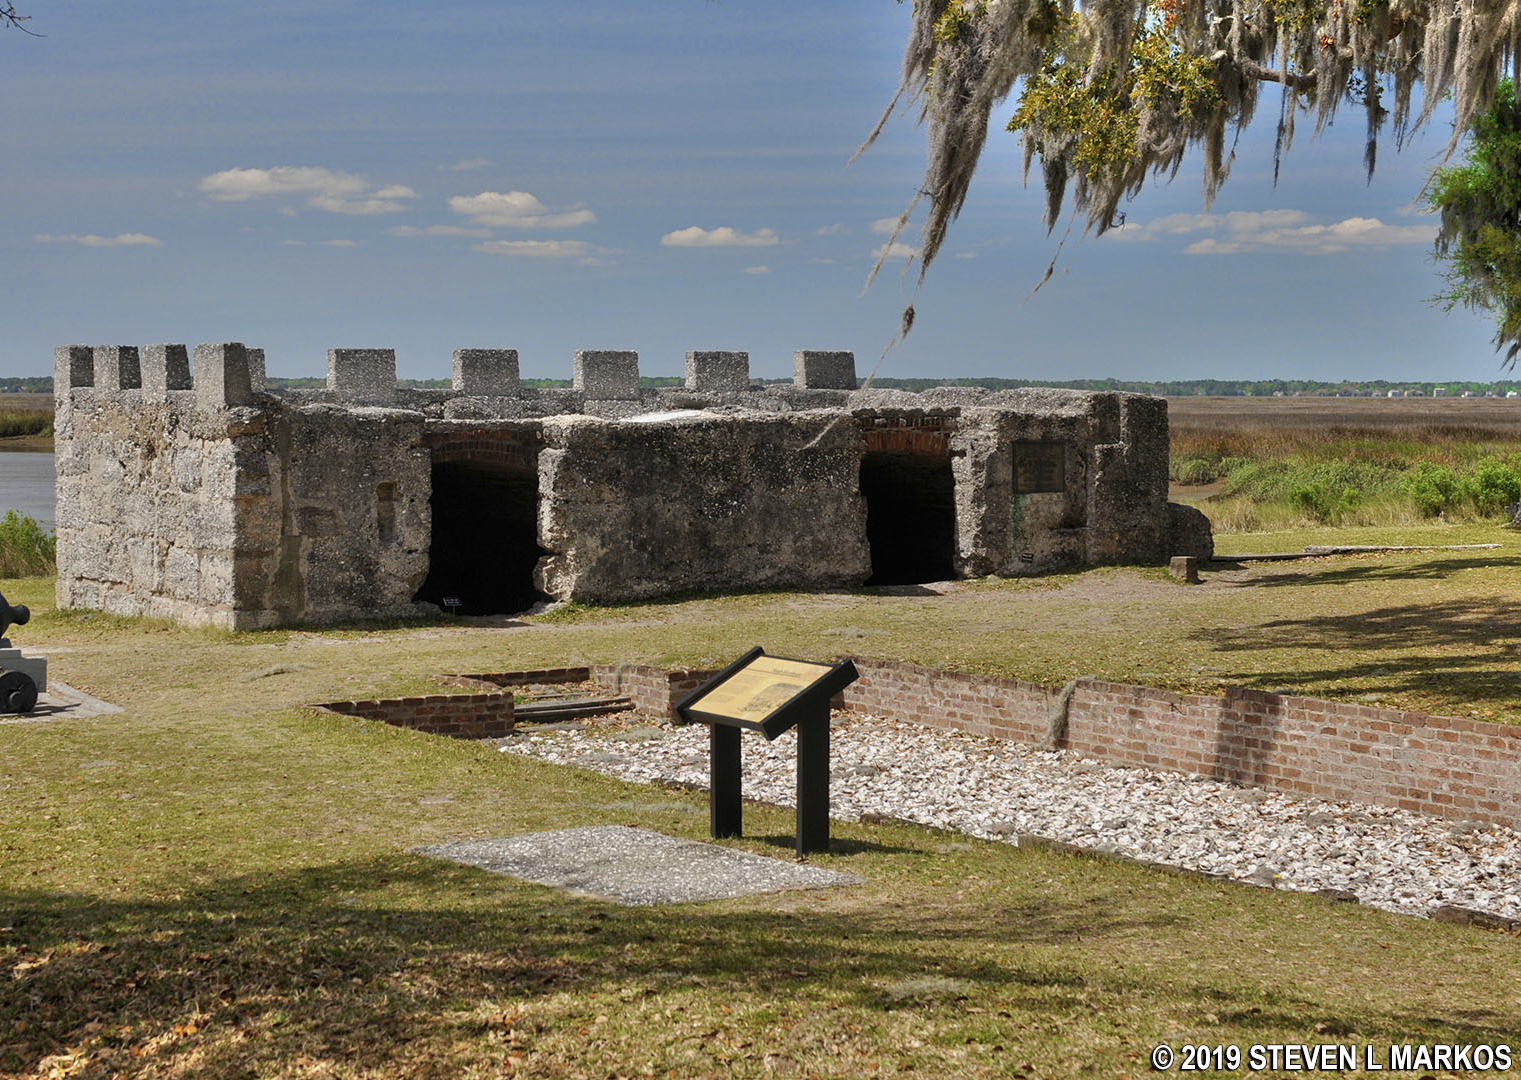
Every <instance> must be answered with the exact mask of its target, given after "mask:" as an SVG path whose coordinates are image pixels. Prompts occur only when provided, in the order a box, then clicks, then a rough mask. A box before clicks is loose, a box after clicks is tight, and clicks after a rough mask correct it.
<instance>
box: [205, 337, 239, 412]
mask: <svg viewBox="0 0 1521 1080" xmlns="http://www.w3.org/2000/svg"><path fill="white" fill-rule="evenodd" d="M194 364H195V403H196V405H198V406H199V407H200V408H202V409H205V410H207V411H208V412H209V411H214V410H218V409H226V408H232V407H235V406H238V405H251V404H253V388H252V387H251V386H250V384H249V381H248V350H247V349H245V348H244V347H243V344H242V342H238V341H227V342H215V343H203V344H200V345H197V346H196V347H195V358H194Z"/></svg>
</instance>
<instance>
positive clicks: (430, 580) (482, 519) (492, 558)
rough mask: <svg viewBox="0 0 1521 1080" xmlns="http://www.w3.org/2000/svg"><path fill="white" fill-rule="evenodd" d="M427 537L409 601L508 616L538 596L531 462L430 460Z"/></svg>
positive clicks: (535, 494) (536, 492) (536, 508)
mask: <svg viewBox="0 0 1521 1080" xmlns="http://www.w3.org/2000/svg"><path fill="white" fill-rule="evenodd" d="M429 505H430V506H431V508H432V511H433V538H432V546H431V548H430V553H429V563H428V576H427V578H426V579H425V580H424V581H423V584H422V588H420V589H418V591H417V595H416V596H415V597H413V599H414V600H418V601H424V602H426V603H430V604H438V605H440V606H441V607H442V606H445V605H444V600H445V598H452V599H457V600H458V601H459V606H458V607H454V606H452V605H449V606H447V607H446V610H450V611H453V612H455V613H456V614H460V615H511V614H514V613H516V612H520V611H524V610H526V609H528V608H530V607H532V606H533V605H534V604H536V603H538V602H539V601H540V600H542V599H544V596H543V594H542V593H540V592H539V591H538V590H537V589H535V588H534V584H533V570H534V566H535V564H536V563H537V562H538V561H539V557H540V556H541V555H543V554H545V552H544V550H543V549H542V548H541V547H539V543H538V515H539V477H538V470H537V469H524V468H514V467H512V466H509V465H504V464H501V463H498V462H484V461H451V462H440V463H436V464H434V466H433V496H432V498H431V499H430V500H429Z"/></svg>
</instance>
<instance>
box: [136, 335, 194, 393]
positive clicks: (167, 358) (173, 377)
mask: <svg viewBox="0 0 1521 1080" xmlns="http://www.w3.org/2000/svg"><path fill="white" fill-rule="evenodd" d="M141 359H142V382H143V395H144V396H145V397H150V398H152V399H153V400H155V401H165V400H167V399H168V397H169V391H170V390H189V389H191V387H192V385H193V384H192V383H191V381H190V352H189V350H188V349H186V348H185V346H183V345H144V346H143V353H142V358H141Z"/></svg>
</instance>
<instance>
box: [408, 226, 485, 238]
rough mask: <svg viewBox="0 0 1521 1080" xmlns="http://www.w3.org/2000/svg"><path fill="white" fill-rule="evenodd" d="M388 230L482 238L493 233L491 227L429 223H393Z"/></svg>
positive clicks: (414, 234)
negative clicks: (422, 224)
mask: <svg viewBox="0 0 1521 1080" xmlns="http://www.w3.org/2000/svg"><path fill="white" fill-rule="evenodd" d="M386 232H388V233H390V234H391V235H392V236H468V237H471V238H472V239H476V240H482V239H485V238H486V237H488V236H490V235H491V230H490V229H472V228H470V227H469V226H468V225H429V226H428V227H427V228H426V229H419V228H418V227H417V226H416V225H393V226H392V227H391V228H389V229H387V230H386Z"/></svg>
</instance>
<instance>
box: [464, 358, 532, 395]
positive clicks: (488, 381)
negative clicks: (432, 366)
mask: <svg viewBox="0 0 1521 1080" xmlns="http://www.w3.org/2000/svg"><path fill="white" fill-rule="evenodd" d="M520 389H521V385H520V382H519V379H518V351H517V350H516V349H455V350H454V392H455V393H457V394H471V395H474V396H478V397H514V398H515V397H517V396H518V392H519V390H520Z"/></svg>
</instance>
